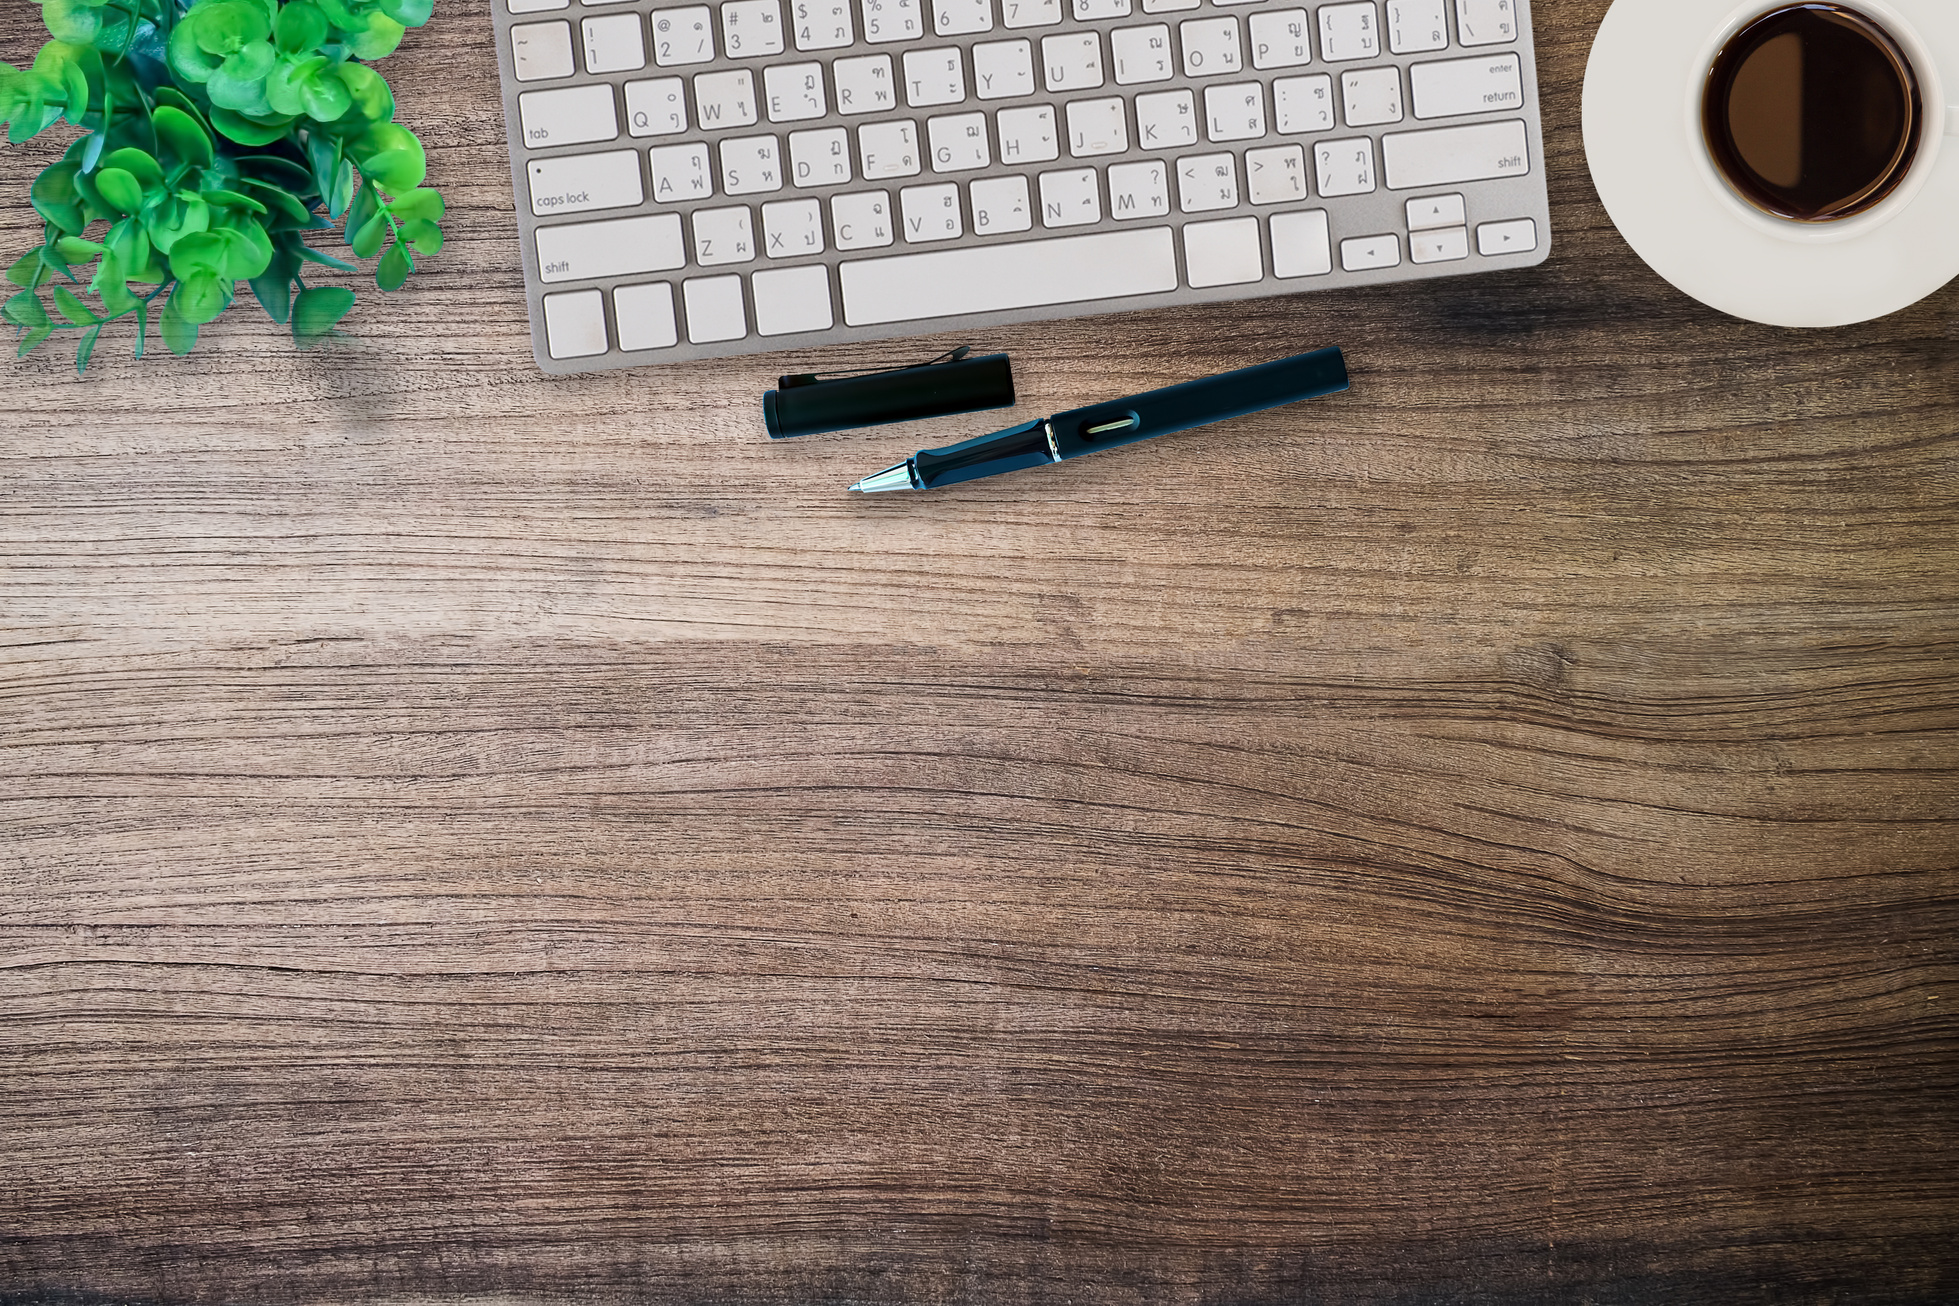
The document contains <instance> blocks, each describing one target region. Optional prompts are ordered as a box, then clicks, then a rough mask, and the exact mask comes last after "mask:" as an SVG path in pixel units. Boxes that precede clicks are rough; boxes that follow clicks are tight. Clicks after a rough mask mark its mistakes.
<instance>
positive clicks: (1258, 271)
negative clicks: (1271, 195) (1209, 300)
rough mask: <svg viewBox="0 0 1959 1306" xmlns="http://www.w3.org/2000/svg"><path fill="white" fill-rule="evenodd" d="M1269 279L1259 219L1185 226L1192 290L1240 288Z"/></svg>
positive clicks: (1186, 261)
mask: <svg viewBox="0 0 1959 1306" xmlns="http://www.w3.org/2000/svg"><path fill="white" fill-rule="evenodd" d="M1264 278H1265V265H1264V263H1263V261H1262V260H1261V258H1260V255H1259V249H1258V219H1257V218H1225V219H1223V220H1222V221H1219V222H1191V223H1186V224H1185V226H1184V279H1185V280H1186V281H1188V282H1189V283H1190V284H1191V285H1192V286H1194V287H1197V288H1199V289H1202V288H1203V287H1206V286H1238V285H1243V284H1245V283H1246V282H1250V281H1261V280H1263V279H1264Z"/></svg>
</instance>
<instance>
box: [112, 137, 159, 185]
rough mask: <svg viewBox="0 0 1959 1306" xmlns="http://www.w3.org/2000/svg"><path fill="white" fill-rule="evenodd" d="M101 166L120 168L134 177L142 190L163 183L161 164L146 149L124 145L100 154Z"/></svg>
mask: <svg viewBox="0 0 1959 1306" xmlns="http://www.w3.org/2000/svg"><path fill="white" fill-rule="evenodd" d="M100 166H101V167H104V168H121V169H122V170H123V171H124V172H126V173H128V174H129V175H130V176H132V177H134V178H135V179H136V180H137V182H138V183H139V184H140V185H141V186H142V187H143V189H144V190H151V189H153V188H155V187H158V186H161V185H163V165H162V164H160V163H158V162H157V161H156V159H155V157H154V156H153V155H151V154H150V152H149V151H147V150H139V149H137V148H135V147H134V146H125V147H123V148H122V149H120V150H111V151H110V152H109V153H107V154H105V155H103V156H102V160H101V164H100Z"/></svg>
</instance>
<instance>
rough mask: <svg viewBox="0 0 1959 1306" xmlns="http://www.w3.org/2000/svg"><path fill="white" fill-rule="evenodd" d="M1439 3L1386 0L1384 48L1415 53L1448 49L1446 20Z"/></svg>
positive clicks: (1398, 52)
mask: <svg viewBox="0 0 1959 1306" xmlns="http://www.w3.org/2000/svg"><path fill="white" fill-rule="evenodd" d="M1442 10H1443V0H1388V49H1389V50H1391V51H1393V52H1394V53H1395V54H1419V53H1421V52H1422V51H1424V50H1445V49H1447V48H1448V46H1449V20H1448V18H1447V16H1446V15H1444V13H1443V12H1442Z"/></svg>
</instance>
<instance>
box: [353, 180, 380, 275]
mask: <svg viewBox="0 0 1959 1306" xmlns="http://www.w3.org/2000/svg"><path fill="white" fill-rule="evenodd" d="M380 211H381V197H380V195H379V194H378V193H377V192H376V191H375V189H374V187H372V186H363V187H361V188H360V189H359V190H357V191H355V192H354V199H353V203H351V204H349V205H348V206H347V243H348V244H350V245H351V244H353V243H354V233H355V232H357V231H359V230H360V229H361V228H362V227H365V226H366V225H367V224H368V222H369V220H371V219H372V218H373V217H374V215H375V214H376V213H378V212H380ZM362 257H363V258H365V257H367V256H366V255H362Z"/></svg>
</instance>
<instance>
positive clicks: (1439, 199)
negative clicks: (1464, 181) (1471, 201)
mask: <svg viewBox="0 0 1959 1306" xmlns="http://www.w3.org/2000/svg"><path fill="white" fill-rule="evenodd" d="M1405 207H1406V208H1407V210H1408V230H1410V231H1428V230H1430V229H1432V228H1435V227H1460V226H1462V225H1463V222H1464V221H1465V219H1464V218H1463V215H1462V196H1460V195H1430V196H1429V197H1428V198H1426V199H1419V200H1409V201H1408V203H1407V205H1406V206H1405Z"/></svg>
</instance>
